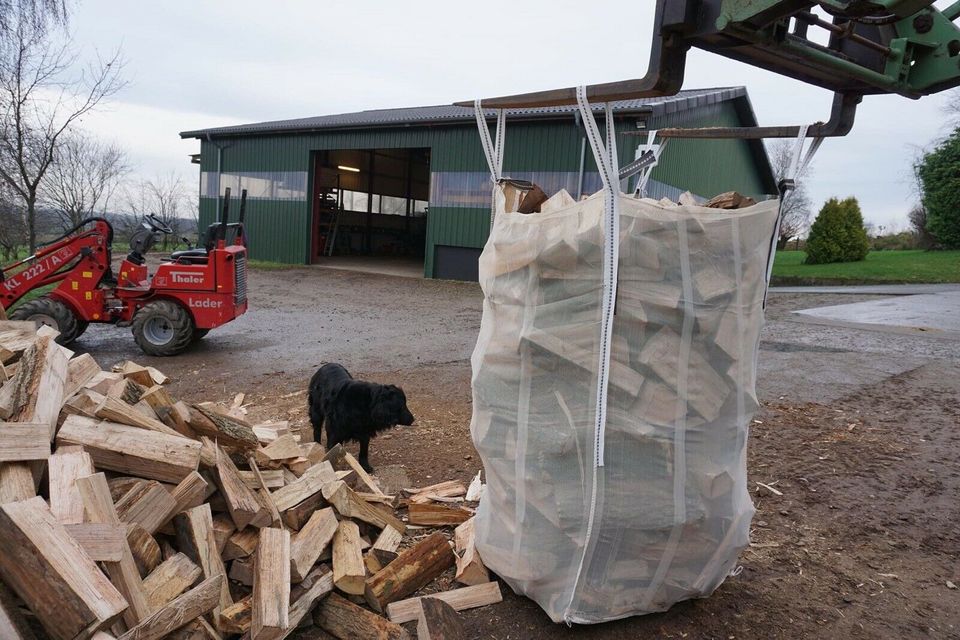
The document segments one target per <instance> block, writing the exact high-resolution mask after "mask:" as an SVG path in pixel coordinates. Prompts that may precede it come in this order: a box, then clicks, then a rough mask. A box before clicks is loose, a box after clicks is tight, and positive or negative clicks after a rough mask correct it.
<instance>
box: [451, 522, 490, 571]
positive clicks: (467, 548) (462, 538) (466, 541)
mask: <svg viewBox="0 0 960 640" xmlns="http://www.w3.org/2000/svg"><path fill="white" fill-rule="evenodd" d="M475 522H476V521H475V519H474V518H470V519H469V520H467V521H466V522H464V523H463V524H461V525H460V526H459V527H457V528H456V529H454V531H453V548H454V550H455V551H456V552H457V573H456V581H457V582H459V583H460V584H465V585H475V584H483V583H486V582H490V572H489V571H487V568H486V567H485V566H484V565H483V561H482V560H481V559H480V554H479V553H477V548H476V543H475V540H474V536H475V529H474V523H475Z"/></svg>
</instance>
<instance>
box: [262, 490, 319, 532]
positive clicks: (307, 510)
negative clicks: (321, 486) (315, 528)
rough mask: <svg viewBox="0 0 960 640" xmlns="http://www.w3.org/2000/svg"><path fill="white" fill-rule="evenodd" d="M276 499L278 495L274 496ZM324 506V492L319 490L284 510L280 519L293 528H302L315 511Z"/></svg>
mask: <svg viewBox="0 0 960 640" xmlns="http://www.w3.org/2000/svg"><path fill="white" fill-rule="evenodd" d="M274 499H276V497H274ZM323 506H326V501H325V500H324V499H323V494H322V493H320V492H319V491H318V492H317V493H315V494H313V495H312V496H310V497H309V498H307V499H306V500H304V501H302V502H298V503H297V504H296V505H294V506H292V507H290V508H289V509H287V510H286V511H284V512H282V513H281V514H280V519H281V521H282V522H283V524H285V525H286V526H288V527H290V528H291V529H294V530H300V529H302V528H303V526H304V525H305V524H307V521H308V520H309V519H310V516H312V515H313V512H314V511H316V510H317V509H319V508H321V507H323Z"/></svg>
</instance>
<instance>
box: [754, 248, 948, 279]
mask: <svg viewBox="0 0 960 640" xmlns="http://www.w3.org/2000/svg"><path fill="white" fill-rule="evenodd" d="M804 258H806V254H805V253H804V252H803V251H778V252H777V259H776V261H775V262H774V264H773V278H774V281H775V284H794V283H796V284H816V283H817V281H820V282H822V283H824V284H827V283H829V282H830V281H849V282H851V283H852V282H906V283H927V282H960V251H871V252H870V253H869V254H867V259H866V260H863V261H861V262H841V263H834V264H803V260H804Z"/></svg>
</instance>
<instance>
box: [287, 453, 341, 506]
mask: <svg viewBox="0 0 960 640" xmlns="http://www.w3.org/2000/svg"><path fill="white" fill-rule="evenodd" d="M336 479H337V476H336V474H335V473H334V471H333V467H331V466H330V464H329V463H328V464H323V463H320V464H317V465H314V466H312V467H311V468H310V470H309V471H307V472H306V473H305V474H303V476H302V477H300V478H299V479H297V481H296V482H291V483H290V484H288V485H286V486H284V487H282V488H280V489H277V490H276V491H274V492H273V493H272V494H270V495H271V496H272V497H273V503H274V504H275V505H276V506H277V509H278V510H279V511H280V512H281V513H282V512H284V511H286V510H287V509H291V508H293V507H295V506H296V505H297V504H299V503H301V502H303V501H304V500H306V499H307V498H309V497H311V496H313V495H315V494H318V493H320V492H321V490H322V489H323V486H324V485H325V484H329V483H331V482H335V481H336Z"/></svg>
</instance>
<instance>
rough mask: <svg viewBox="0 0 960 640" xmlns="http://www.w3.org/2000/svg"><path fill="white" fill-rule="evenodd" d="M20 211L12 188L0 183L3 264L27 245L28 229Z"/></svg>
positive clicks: (0, 248)
mask: <svg viewBox="0 0 960 640" xmlns="http://www.w3.org/2000/svg"><path fill="white" fill-rule="evenodd" d="M20 209H21V207H20V205H19V201H18V199H17V198H16V197H15V196H14V194H13V193H12V192H11V190H10V187H8V186H7V185H6V184H5V183H3V182H0V254H2V255H3V262H9V261H10V260H11V259H12V258H13V257H14V256H15V255H16V254H17V251H18V250H19V249H20V248H21V247H23V246H24V245H26V243H27V228H26V227H25V226H24V224H23V212H22V211H20Z"/></svg>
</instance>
